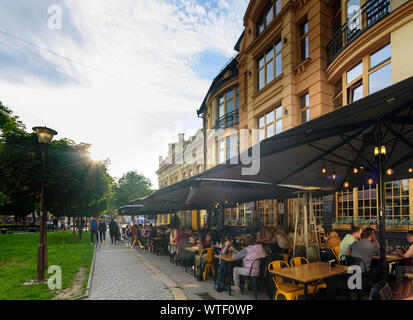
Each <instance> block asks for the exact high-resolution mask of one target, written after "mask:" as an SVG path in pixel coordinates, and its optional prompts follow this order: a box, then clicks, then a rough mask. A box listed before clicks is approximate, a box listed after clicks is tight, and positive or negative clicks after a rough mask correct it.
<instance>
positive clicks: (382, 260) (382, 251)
mask: <svg viewBox="0 0 413 320" xmlns="http://www.w3.org/2000/svg"><path fill="white" fill-rule="evenodd" d="M385 170H386V168H385V167H384V157H382V156H380V159H379V185H378V197H379V199H380V200H379V201H380V210H379V223H380V265H381V272H382V279H383V280H385V279H386V278H387V262H386V193H385V184H384V183H385V181H384V175H385Z"/></svg>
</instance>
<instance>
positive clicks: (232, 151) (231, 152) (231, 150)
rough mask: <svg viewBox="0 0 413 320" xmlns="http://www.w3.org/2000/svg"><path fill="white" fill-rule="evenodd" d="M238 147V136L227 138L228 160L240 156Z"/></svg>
mask: <svg viewBox="0 0 413 320" xmlns="http://www.w3.org/2000/svg"><path fill="white" fill-rule="evenodd" d="M237 147H238V136H237V137H234V136H231V137H227V142H226V152H227V159H226V160H229V159H231V158H232V157H234V156H235V155H237V154H238V153H237V149H238V148H237Z"/></svg>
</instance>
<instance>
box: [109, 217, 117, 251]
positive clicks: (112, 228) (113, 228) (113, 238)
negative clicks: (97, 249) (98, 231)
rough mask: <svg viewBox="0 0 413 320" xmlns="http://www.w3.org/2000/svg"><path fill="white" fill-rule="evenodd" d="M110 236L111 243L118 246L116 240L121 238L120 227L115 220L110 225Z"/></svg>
mask: <svg viewBox="0 0 413 320" xmlns="http://www.w3.org/2000/svg"><path fill="white" fill-rule="evenodd" d="M109 235H110V241H111V243H112V244H113V242H115V245H116V239H117V238H118V237H119V226H118V223H117V222H116V221H115V219H113V218H112V220H111V221H110V223H109Z"/></svg>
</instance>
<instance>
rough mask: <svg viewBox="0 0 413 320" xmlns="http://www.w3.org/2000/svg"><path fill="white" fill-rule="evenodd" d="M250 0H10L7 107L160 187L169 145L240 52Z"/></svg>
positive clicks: (3, 44)
mask: <svg viewBox="0 0 413 320" xmlns="http://www.w3.org/2000/svg"><path fill="white" fill-rule="evenodd" d="M247 5H248V0H198V1H197V0H149V1H148V0H105V1H101V0H30V1H27V0H1V1H0V101H2V102H3V104H4V105H6V106H7V107H9V108H11V109H12V110H13V112H14V114H15V115H17V116H19V117H20V118H21V120H22V121H23V122H24V123H25V124H26V126H27V130H31V129H30V128H32V127H33V126H48V127H51V128H53V129H55V130H56V131H58V133H59V134H58V136H57V137H56V138H69V139H72V140H75V141H76V142H79V143H80V142H85V143H91V144H92V148H91V156H92V158H93V159H94V160H104V159H110V161H111V164H110V167H109V172H110V174H111V175H112V176H114V177H118V178H119V177H121V176H122V175H123V174H124V173H126V172H128V171H130V170H136V171H138V172H139V173H143V174H144V175H145V176H147V177H148V178H150V179H151V181H152V183H153V186H154V187H156V188H157V187H158V181H157V176H156V173H155V172H156V170H157V169H158V166H159V156H166V155H167V152H168V143H170V142H175V141H177V139H178V137H177V135H178V133H180V132H184V133H185V134H186V135H185V136H186V138H187V137H189V136H191V135H193V134H195V132H196V130H197V129H200V128H202V121H201V119H199V118H198V117H197V115H196V110H197V109H198V108H199V107H200V105H201V103H202V101H203V99H204V97H205V95H206V93H207V90H208V88H209V86H210V84H211V82H212V80H213V78H214V77H215V76H216V75H217V74H218V73H219V71H220V70H221V68H222V67H223V66H224V65H225V64H226V63H227V62H228V61H229V59H231V57H233V56H234V54H235V53H236V52H235V51H234V50H233V48H234V45H235V43H236V42H237V40H238V38H239V36H240V34H241V32H242V30H243V15H244V13H245V10H246V7H247Z"/></svg>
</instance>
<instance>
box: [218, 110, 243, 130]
mask: <svg viewBox="0 0 413 320" xmlns="http://www.w3.org/2000/svg"><path fill="white" fill-rule="evenodd" d="M238 123H239V110H235V111H232V112H229V113H227V114H226V115H224V116H222V117H221V118H218V119H217V121H216V122H215V129H226V128H230V127H233V126H236V125H237V124H238Z"/></svg>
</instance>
